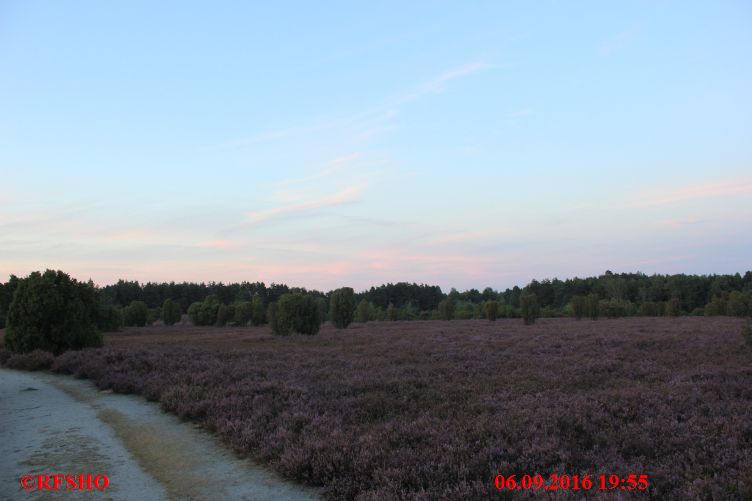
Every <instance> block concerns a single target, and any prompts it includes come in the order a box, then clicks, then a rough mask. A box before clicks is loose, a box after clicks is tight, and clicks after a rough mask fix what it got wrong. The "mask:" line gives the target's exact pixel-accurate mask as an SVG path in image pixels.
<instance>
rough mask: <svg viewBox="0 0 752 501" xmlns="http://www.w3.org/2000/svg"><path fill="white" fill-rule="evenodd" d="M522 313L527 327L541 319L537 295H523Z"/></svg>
mask: <svg viewBox="0 0 752 501" xmlns="http://www.w3.org/2000/svg"><path fill="white" fill-rule="evenodd" d="M520 311H521V312H522V320H523V321H524V322H525V325H532V324H534V323H535V319H537V318H538V317H540V305H539V304H538V296H536V295H535V294H523V295H522V296H520Z"/></svg>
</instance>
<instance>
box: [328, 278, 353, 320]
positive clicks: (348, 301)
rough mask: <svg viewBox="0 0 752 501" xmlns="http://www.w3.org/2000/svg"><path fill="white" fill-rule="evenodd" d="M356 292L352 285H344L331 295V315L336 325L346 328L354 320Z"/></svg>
mask: <svg viewBox="0 0 752 501" xmlns="http://www.w3.org/2000/svg"><path fill="white" fill-rule="evenodd" d="M354 310H355V293H354V292H353V290H352V288H351V287H342V288H340V289H337V290H335V291H334V292H332V294H331V296H330V297H329V316H330V318H331V320H332V323H333V324H334V326H335V327H336V328H338V329H344V328H346V327H347V326H348V325H350V322H352V321H353V312H354Z"/></svg>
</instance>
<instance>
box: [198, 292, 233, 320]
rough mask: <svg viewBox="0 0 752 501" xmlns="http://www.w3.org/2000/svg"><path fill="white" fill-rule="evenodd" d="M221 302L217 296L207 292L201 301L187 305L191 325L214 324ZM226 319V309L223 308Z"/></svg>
mask: <svg viewBox="0 0 752 501" xmlns="http://www.w3.org/2000/svg"><path fill="white" fill-rule="evenodd" d="M221 304H222V303H220V302H219V299H218V298H217V296H215V295H214V294H209V295H208V296H206V299H204V300H203V301H201V302H196V303H193V304H191V305H190V306H189V307H188V317H189V318H190V319H191V322H192V323H193V325H215V324H216V323H217V313H218V312H219V306H220V305H221ZM226 321H227V310H225V322H226ZM222 325H224V324H222Z"/></svg>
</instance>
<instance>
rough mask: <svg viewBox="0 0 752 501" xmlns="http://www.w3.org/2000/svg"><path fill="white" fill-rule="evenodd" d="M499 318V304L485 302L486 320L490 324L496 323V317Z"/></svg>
mask: <svg viewBox="0 0 752 501" xmlns="http://www.w3.org/2000/svg"><path fill="white" fill-rule="evenodd" d="M498 316H499V303H498V302H496V301H487V302H486V318H487V319H488V320H490V321H491V322H495V321H496V317H498Z"/></svg>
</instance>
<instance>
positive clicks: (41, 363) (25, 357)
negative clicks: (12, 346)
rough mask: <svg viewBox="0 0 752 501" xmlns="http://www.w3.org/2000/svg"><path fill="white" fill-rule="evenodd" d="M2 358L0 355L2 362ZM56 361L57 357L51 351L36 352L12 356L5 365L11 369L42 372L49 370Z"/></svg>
mask: <svg viewBox="0 0 752 501" xmlns="http://www.w3.org/2000/svg"><path fill="white" fill-rule="evenodd" d="M2 358H4V356H2V355H0V360H1V359H2ZM54 360H55V356H54V355H53V354H52V353H50V352H49V351H44V350H34V351H30V352H29V353H18V354H15V355H13V354H11V355H10V356H9V357H8V358H7V359H6V360H5V361H4V362H3V363H4V364H5V365H6V367H8V368H9V369H19V370H22V371H41V370H47V369H49V368H50V366H51V365H52V362H54Z"/></svg>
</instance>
